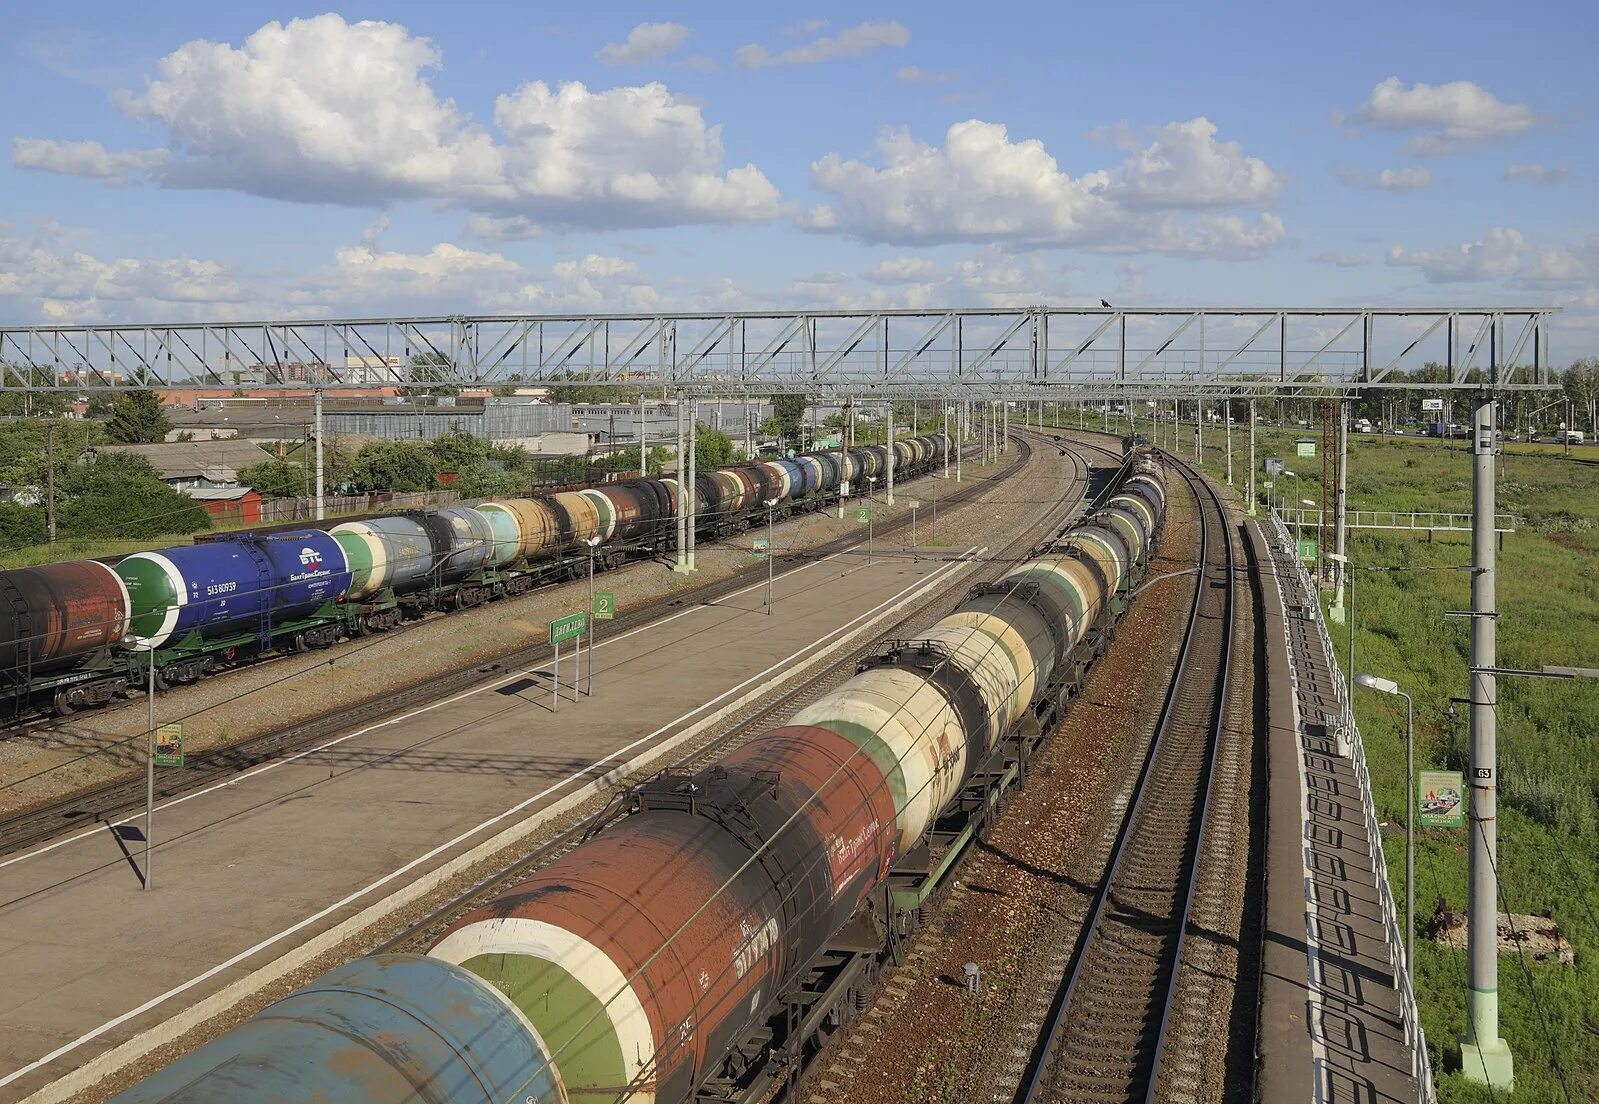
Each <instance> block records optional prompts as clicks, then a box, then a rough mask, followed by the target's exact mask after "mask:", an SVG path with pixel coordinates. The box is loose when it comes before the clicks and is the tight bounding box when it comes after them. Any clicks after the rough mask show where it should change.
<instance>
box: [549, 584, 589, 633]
mask: <svg viewBox="0 0 1599 1104" xmlns="http://www.w3.org/2000/svg"><path fill="white" fill-rule="evenodd" d="M598 598H599V595H595V599H596V600H598ZM588 620H589V619H588V614H586V613H570V614H567V615H566V616H565V617H557V618H556V619H555V620H554V621H551V622H550V643H551V644H564V643H566V642H567V641H568V640H572V639H574V638H576V637H579V636H582V635H583V634H584V633H585V632H587V631H588Z"/></svg>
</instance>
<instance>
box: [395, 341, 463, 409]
mask: <svg viewBox="0 0 1599 1104" xmlns="http://www.w3.org/2000/svg"><path fill="white" fill-rule="evenodd" d="M406 377H407V379H408V380H409V381H410V382H409V383H407V384H405V386H403V387H401V388H400V394H402V395H404V396H405V397H406V398H408V399H417V398H438V397H439V396H442V395H458V394H460V392H461V388H460V386H459V385H458V384H455V383H454V382H453V381H454V379H455V371H454V366H453V365H451V363H450V358H449V357H447V356H445V355H444V354H443V353H433V352H428V353H417V354H416V355H415V356H413V357H412V358H411V362H410V371H409V372H408V373H407V374H406Z"/></svg>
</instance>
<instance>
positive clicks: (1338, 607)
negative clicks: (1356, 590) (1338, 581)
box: [1327, 586, 1349, 625]
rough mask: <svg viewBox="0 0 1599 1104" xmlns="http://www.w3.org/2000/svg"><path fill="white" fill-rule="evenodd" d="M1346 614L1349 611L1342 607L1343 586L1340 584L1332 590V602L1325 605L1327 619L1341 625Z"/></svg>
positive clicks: (1347, 614) (1346, 616)
mask: <svg viewBox="0 0 1599 1104" xmlns="http://www.w3.org/2000/svg"><path fill="white" fill-rule="evenodd" d="M1348 616H1349V612H1348V610H1346V609H1345V608H1344V588H1343V587H1341V586H1340V587H1338V588H1337V589H1336V590H1334V591H1333V600H1332V604H1330V605H1329V606H1328V607H1327V620H1329V621H1331V622H1332V623H1333V624H1334V625H1342V624H1343V623H1344V621H1345V620H1346V619H1347V618H1348Z"/></svg>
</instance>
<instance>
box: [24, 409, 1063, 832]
mask: <svg viewBox="0 0 1599 1104" xmlns="http://www.w3.org/2000/svg"><path fill="white" fill-rule="evenodd" d="M1017 439H1018V441H1019V442H1020V447H1019V448H1018V449H1017V451H1016V454H1015V457H1014V459H1013V460H1012V461H1011V463H1010V464H1008V465H1007V466H1006V468H1005V469H1004V470H1003V471H1000V472H996V473H994V474H993V475H989V476H984V477H982V478H978V479H972V480H969V481H968V482H966V483H964V484H963V485H962V486H961V488H960V489H959V490H957V491H955V492H953V493H951V494H949V495H947V496H943V497H942V504H943V505H944V506H946V507H949V506H954V505H959V504H961V503H965V502H969V501H971V500H972V499H973V498H975V497H976V496H978V495H979V494H981V493H983V491H985V490H986V489H988V488H989V487H990V486H992V485H993V483H994V481H996V480H1002V479H1006V478H1009V477H1010V476H1012V475H1013V474H1015V473H1016V472H1017V471H1018V470H1020V469H1021V468H1022V467H1024V466H1025V464H1026V462H1027V460H1028V458H1029V457H1030V455H1031V452H1032V448H1033V447H1034V446H1033V445H1032V444H1031V443H1030V442H1029V441H1028V440H1027V439H1026V438H1023V437H1020V436H1018V438H1017ZM910 524H911V519H910V518H907V517H901V518H897V519H894V520H892V521H888V522H883V523H879V524H878V525H877V527H876V528H877V533H878V535H880V536H881V535H886V534H892V533H897V532H900V531H901V530H907V529H909V528H910ZM859 543H860V540H859V538H858V537H857V536H856V535H855V534H854V533H853V532H852V533H849V534H846V535H844V536H840V537H837V538H835V539H833V540H831V541H827V542H825V543H824V544H821V545H818V546H816V547H814V548H811V549H807V550H806V551H804V552H802V553H794V554H791V555H787V556H784V557H782V558H781V560H780V562H781V563H783V564H784V565H785V566H789V567H792V566H794V565H798V564H802V563H805V562H808V561H810V560H814V559H820V558H823V557H826V556H830V555H833V554H835V553H838V552H842V551H845V550H847V549H849V548H852V547H854V546H856V545H857V544H859ZM765 571H766V568H765V567H761V566H755V567H750V568H746V569H744V570H742V571H738V572H735V573H734V574H732V575H729V576H727V577H726V578H723V579H719V580H716V581H715V582H710V583H705V584H702V585H700V586H698V587H695V588H693V589H691V590H688V591H685V592H681V593H678V594H675V595H670V596H666V597H662V598H659V599H656V600H654V601H651V602H648V603H645V604H643V605H641V606H639V607H638V608H636V609H634V610H632V611H629V612H628V613H625V614H622V615H620V616H618V617H617V618H616V619H615V621H613V622H612V626H613V628H612V632H625V631H628V630H630V629H634V628H638V627H641V626H644V625H647V624H649V623H650V622H652V621H654V620H655V619H656V618H658V617H662V616H665V615H667V614H669V613H672V612H675V611H677V610H679V609H681V608H682V607H683V606H685V605H689V604H693V603H704V602H711V601H715V600H716V599H718V598H722V597H725V596H727V595H730V594H732V593H733V592H735V591H737V590H739V589H740V588H742V587H745V586H747V585H749V583H750V582H751V581H753V580H755V579H757V578H759V577H763V576H764V574H765ZM552 654H553V652H552V649H551V648H550V647H549V645H547V644H538V645H534V646H531V647H528V648H523V649H520V650H518V651H515V652H512V653H510V654H508V655H505V656H502V657H501V658H500V659H498V660H496V661H494V662H493V663H488V664H478V665H476V666H473V667H469V668H464V669H462V670H457V671H449V672H445V673H442V674H439V675H436V676H434V677H431V678H428V679H425V680H423V681H421V682H418V683H415V684H413V685H412V686H409V687H407V688H405V689H403V690H400V691H398V692H396V693H393V694H389V695H386V696H384V697H382V698H379V699H375V700H372V701H368V702H362V703H357V704H354V705H350V706H346V707H342V708H337V709H333V710H330V711H328V712H325V713H323V714H320V715H319V716H317V717H315V718H313V719H311V720H307V721H302V722H299V723H296V724H293V725H288V726H285V727H283V728H280V729H275V730H273V731H271V732H266V733H262V734H260V735H258V736H252V737H248V738H246V739H243V740H240V741H237V742H235V743H232V744H229V745H227V746H225V747H220V748H216V749H214V750H211V751H207V752H203V753H200V754H197V755H192V756H190V757H189V759H188V762H187V764H186V767H185V769H184V770H183V771H181V772H164V773H158V775H157V779H156V791H155V796H156V799H157V800H158V801H159V800H166V799H169V798H172V797H178V796H181V795H182V794H184V793H188V792H191V791H193V790H197V789H200V788H202V787H204V786H206V785H209V784H212V783H215V782H218V781H220V780H223V779H226V778H228V777H231V776H232V775H235V774H238V773H240V772H242V771H245V770H248V769H249V768H251V767H254V766H257V765H259V764H261V763H264V762H268V761H270V760H272V759H276V758H278V757H280V756H283V755H289V754H293V753H295V752H298V751H302V750H304V749H306V748H308V747H311V746H313V745H314V744H316V743H317V742H319V741H321V740H324V739H327V738H329V737H331V736H334V735H336V734H338V733H340V732H344V731H347V730H349V729H351V728H355V727H358V726H360V725H363V724H371V723H373V722H377V721H381V720H383V719H385V718H387V717H391V716H394V715H396V714H399V713H402V712H404V711H406V710H407V709H412V708H415V707H416V706H419V705H423V704H426V703H428V702H430V701H433V700H436V699H438V698H443V697H448V696H449V695H452V694H457V693H460V692H461V691H463V690H466V689H469V688H471V687H473V686H476V685H479V684H481V683H484V682H488V681H492V680H494V679H497V678H503V677H505V676H508V675H512V674H514V673H516V672H518V671H522V670H525V669H527V668H528V667H532V666H536V665H538V664H541V663H543V662H545V661H546V660H548V659H549V658H550V657H551V656H552ZM335 658H336V657H335ZM223 677H225V676H223ZM118 742H119V743H120V742H121V741H118ZM144 787H145V782H144V777H143V774H142V773H140V774H137V775H133V774H130V775H128V776H125V777H123V778H121V779H118V780H115V781H111V782H106V783H102V784H98V785H95V786H93V787H89V788H86V789H83V790H80V791H78V792H77V793H74V794H70V795H68V796H66V797H63V798H58V799H53V800H50V801H47V802H43V803H40V804H37V805H34V806H31V807H29V808H26V809H23V810H21V811H19V812H16V813H13V814H11V815H9V816H7V817H5V818H3V819H0V855H4V854H6V853H8V852H11V851H16V850H19V849H21V848H24V847H28V846H30V845H32V844H35V843H40V842H43V841H45V840H48V839H51V838H52V837H54V836H56V835H57V834H59V833H61V832H64V831H70V830H73V829H76V828H81V827H84V826H87V825H92V824H97V823H100V822H102V821H108V820H112V819H115V818H116V817H117V816H118V815H119V814H122V813H125V812H126V811H128V810H130V809H133V808H135V807H137V806H140V805H142V804H143V803H144V798H145V788H144Z"/></svg>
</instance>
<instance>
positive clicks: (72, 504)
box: [56, 452, 211, 540]
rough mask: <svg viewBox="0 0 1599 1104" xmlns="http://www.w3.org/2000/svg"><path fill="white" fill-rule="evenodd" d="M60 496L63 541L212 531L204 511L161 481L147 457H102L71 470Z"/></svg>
mask: <svg viewBox="0 0 1599 1104" xmlns="http://www.w3.org/2000/svg"><path fill="white" fill-rule="evenodd" d="M56 491H57V496H58V501H57V505H56V529H57V533H58V535H59V536H69V537H111V538H118V539H123V540H143V539H146V538H149V537H157V536H161V535H163V534H166V533H194V532H201V531H204V530H206V529H209V528H211V515H210V514H208V513H206V512H205V508H204V507H202V506H201V505H200V504H199V503H198V502H196V501H195V500H194V499H192V498H190V497H189V496H188V495H186V494H183V493H182V492H180V491H176V490H174V489H172V488H171V487H169V486H167V485H166V484H165V483H163V482H161V480H160V478H159V477H158V476H157V475H156V470H155V468H154V467H152V466H151V464H150V462H149V461H148V460H146V459H145V458H144V457H142V456H130V455H128V454H126V453H122V452H102V453H98V454H96V456H95V458H94V459H93V460H92V461H88V462H84V463H80V464H73V465H71V467H70V468H69V469H68V470H67V472H66V476H65V478H64V479H63V480H61V481H59V482H58V483H57V487H56Z"/></svg>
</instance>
